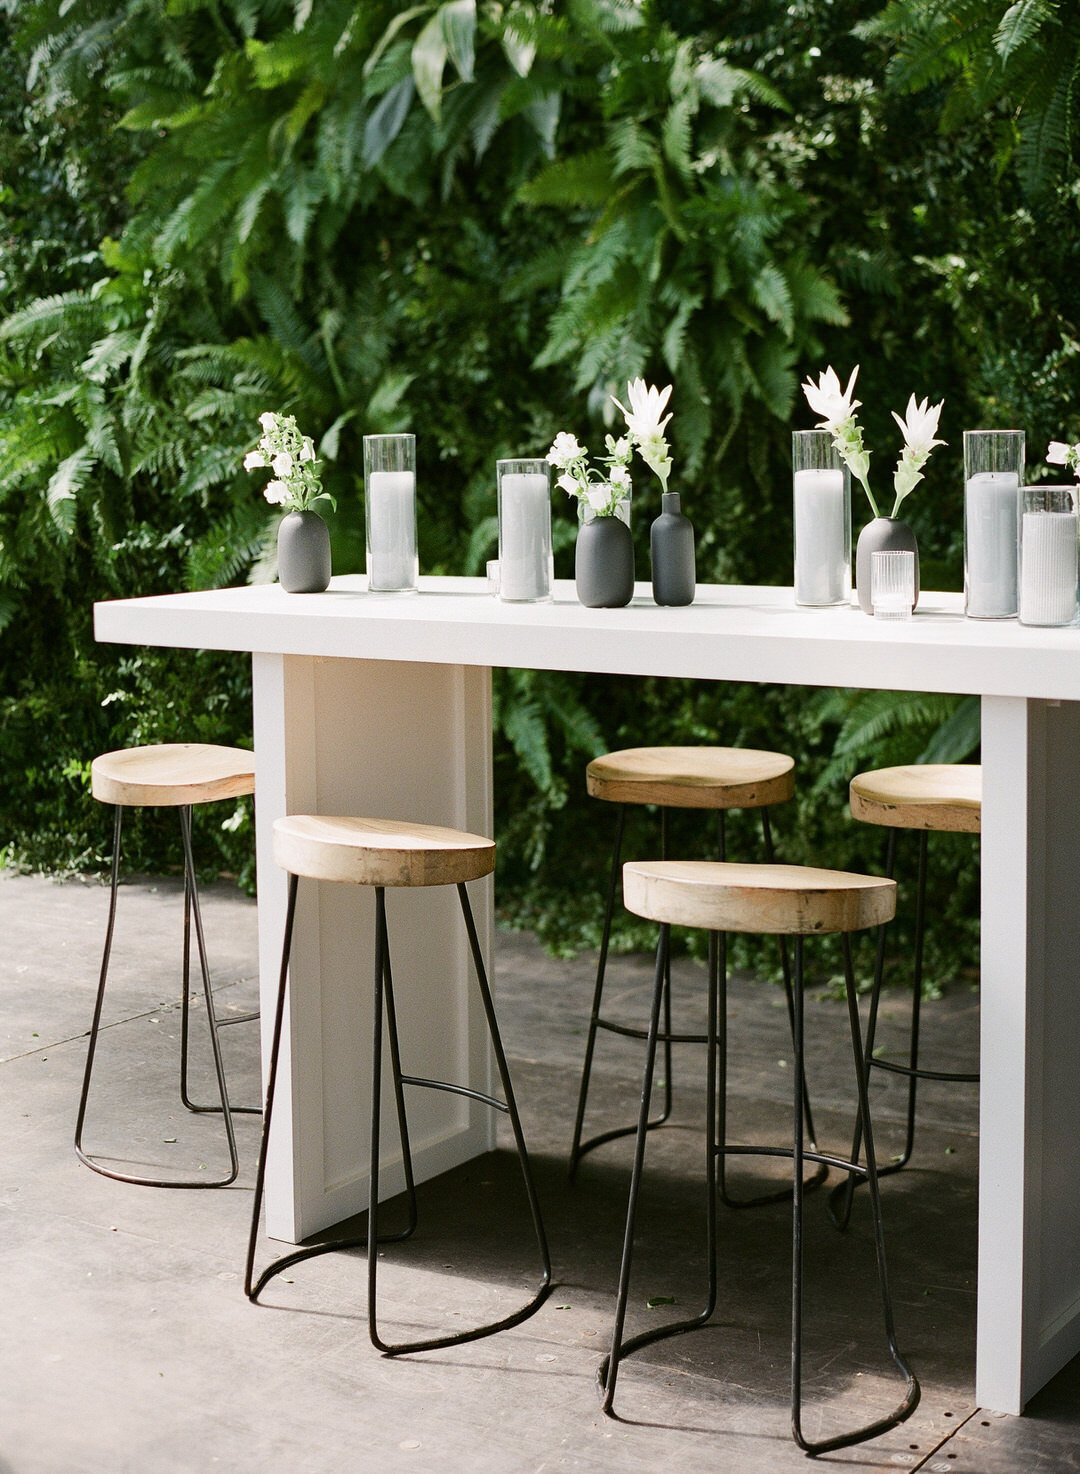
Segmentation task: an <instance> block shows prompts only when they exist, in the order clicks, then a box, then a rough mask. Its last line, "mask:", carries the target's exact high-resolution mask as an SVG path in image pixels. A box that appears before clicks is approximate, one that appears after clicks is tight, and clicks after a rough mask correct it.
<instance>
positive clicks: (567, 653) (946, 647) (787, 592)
mask: <svg viewBox="0 0 1080 1474" xmlns="http://www.w3.org/2000/svg"><path fill="white" fill-rule="evenodd" d="M94 614H95V626H94V627H95V632H96V635H97V638H98V639H99V640H105V641H111V642H113V643H120V644H134V645H167V646H174V647H180V648H185V649H209V650H243V651H259V652H271V653H277V654H285V655H316V656H338V657H343V658H346V659H368V660H405V661H429V662H433V663H436V664H449V665H479V666H514V667H519V668H522V669H532V670H570V671H597V672H606V673H611V674H620V675H653V676H689V677H693V678H696V679H701V680H721V681H754V682H775V683H778V684H786V685H807V686H858V687H865V688H868V689H878V690H906V691H949V692H956V693H960V694H973V695H989V696H1024V697H1037V698H1044V699H1049V700H1065V701H1080V629H1073V628H1069V629H1034V628H1026V627H1025V626H1023V625H1020V624H1018V623H1017V621H1016V620H971V619H965V618H964V616H963V600H962V596H961V595H960V594H947V593H946V594H943V593H927V592H924V593H923V594H922V596H921V598H920V602H919V608H918V610H917V612H916V614H915V617H914V618H913V619H912V620H910V621H909V622H904V623H883V622H881V621H878V620H875V619H872V618H870V617H868V616H867V615H865V614H863V613H861V611H860V610H859V609H858V608H857V607H852V608H838V609H797V608H796V607H795V603H794V597H793V593H792V590H791V589H790V588H772V587H769V588H766V587H734V586H731V587H729V586H726V585H713V584H699V585H698V590H697V598H696V600H695V602H694V603H693V604H692V605H690V606H689V607H687V608H685V609H661V608H658V607H657V606H656V605H655V604H654V603H653V600H652V595H651V593H650V590H649V585H648V584H638V585H637V587H636V591H635V596H634V600H633V602H632V603H631V604H630V605H628V606H627V607H626V608H625V609H586V608H584V607H583V606H582V605H581V604H579V603H578V601H577V599H576V597H575V595H574V586H573V584H572V583H570V582H561V581H559V582H556V584H555V597H554V600H553V601H552V602H551V603H549V604H502V603H500V602H499V601H498V600H497V599H495V598H493V597H492V596H491V595H490V594H489V593H488V592H487V588H486V583H485V581H484V580H483V579H479V578H422V579H421V580H420V592H419V593H418V594H412V595H408V594H368V593H367V592H366V587H365V580H364V578H363V577H362V576H351V577H345V578H336V579H334V580H333V582H332V583H331V585H330V588H329V589H328V590H327V591H326V593H324V594H286V593H285V592H284V591H283V590H282V589H281V588H280V587H279V586H278V585H277V584H260V585H254V586H250V587H247V586H245V587H242V588H233V589H214V590H209V591H207V592H204V593H190V594H165V595H157V596H153V597H150V598H144V599H125V600H116V601H110V602H107V603H100V604H97V605H96V606H95V611H94Z"/></svg>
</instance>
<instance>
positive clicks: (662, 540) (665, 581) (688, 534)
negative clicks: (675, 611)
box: [649, 491, 697, 608]
mask: <svg viewBox="0 0 1080 1474" xmlns="http://www.w3.org/2000/svg"><path fill="white" fill-rule="evenodd" d="M661 507H662V510H661V512H660V515H659V517H657V519H656V521H655V522H654V523H653V525H652V527H651V528H650V529H649V552H650V553H651V555H652V590H653V598H654V599H655V600H656V602H657V603H658V604H665V605H667V606H669V607H671V608H679V607H680V606H682V605H685V604H692V603H693V602H694V591H695V589H696V587H697V566H696V561H695V557H694V524H693V523H692V522H691V521H690V519H689V517H684V516H683V512H682V498H681V497H680V496H679V493H678V492H677V491H665V492H664V494H663V496H662V497H661Z"/></svg>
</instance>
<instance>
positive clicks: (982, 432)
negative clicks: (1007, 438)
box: [964, 429, 1027, 440]
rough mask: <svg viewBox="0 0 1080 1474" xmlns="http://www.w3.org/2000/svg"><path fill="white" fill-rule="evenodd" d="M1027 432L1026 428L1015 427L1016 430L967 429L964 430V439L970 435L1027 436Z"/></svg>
mask: <svg viewBox="0 0 1080 1474" xmlns="http://www.w3.org/2000/svg"><path fill="white" fill-rule="evenodd" d="M1026 434H1027V432H1026V431H1025V430H1020V429H1014V430H965V431H964V439H965V440H966V439H967V438H968V436H969V435H1020V436H1026Z"/></svg>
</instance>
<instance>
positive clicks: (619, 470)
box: [611, 466, 630, 489]
mask: <svg viewBox="0 0 1080 1474" xmlns="http://www.w3.org/2000/svg"><path fill="white" fill-rule="evenodd" d="M611 484H612V486H619V487H622V488H623V489H625V488H626V487H628V486H629V485H630V472H629V471H628V470H627V469H626V467H625V466H612V468H611Z"/></svg>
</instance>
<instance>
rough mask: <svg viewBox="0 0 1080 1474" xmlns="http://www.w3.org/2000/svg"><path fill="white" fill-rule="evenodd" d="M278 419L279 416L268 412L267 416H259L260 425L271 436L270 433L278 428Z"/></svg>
mask: <svg viewBox="0 0 1080 1474" xmlns="http://www.w3.org/2000/svg"><path fill="white" fill-rule="evenodd" d="M277 419H278V417H277V415H275V414H271V412H270V411H269V410H267V411H266V413H265V414H262V415H260V416H259V424H260V425H261V426H262V427H263V429H264V430H265V431H266V433H267V434H268V435H269V433H270V431H271V430H273V429H275V428H276V427H277Z"/></svg>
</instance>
